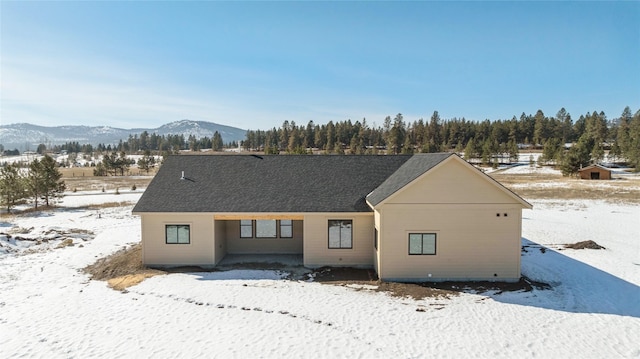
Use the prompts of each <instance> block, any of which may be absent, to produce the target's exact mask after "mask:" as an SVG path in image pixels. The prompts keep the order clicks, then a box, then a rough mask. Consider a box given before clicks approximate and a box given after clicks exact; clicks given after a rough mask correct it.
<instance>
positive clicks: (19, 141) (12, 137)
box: [0, 120, 246, 151]
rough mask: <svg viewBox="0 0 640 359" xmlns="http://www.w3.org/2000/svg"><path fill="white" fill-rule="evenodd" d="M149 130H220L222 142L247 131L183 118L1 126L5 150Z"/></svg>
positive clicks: (207, 133)
mask: <svg viewBox="0 0 640 359" xmlns="http://www.w3.org/2000/svg"><path fill="white" fill-rule="evenodd" d="M144 131H147V132H148V133H149V134H152V133H155V134H158V135H164V136H166V135H184V136H185V137H189V136H191V135H193V136H195V137H196V138H202V137H213V134H214V133H215V132H216V131H218V133H220V135H221V136H222V140H223V142H225V143H227V142H232V141H241V140H244V138H245V134H246V130H243V129H240V128H237V127H232V126H226V125H220V124H217V123H213V122H207V121H192V120H180V121H174V122H170V123H167V124H164V125H162V126H160V127H157V128H132V129H123V128H116V127H110V126H73V125H64V126H53V127H47V126H38V125H33V124H29V123H15V124H9V125H0V144H2V145H3V146H4V149H5V150H10V149H14V148H17V149H18V150H20V151H26V150H32V151H33V150H35V149H36V148H37V147H38V145H39V144H41V143H44V144H45V145H47V146H49V145H61V144H64V143H66V142H79V143H80V144H85V143H87V144H91V145H94V146H95V145H98V144H100V143H102V144H105V145H108V144H117V143H118V142H119V141H120V140H123V141H126V140H127V139H128V138H129V136H130V135H131V136H135V135H140V133H142V132H144Z"/></svg>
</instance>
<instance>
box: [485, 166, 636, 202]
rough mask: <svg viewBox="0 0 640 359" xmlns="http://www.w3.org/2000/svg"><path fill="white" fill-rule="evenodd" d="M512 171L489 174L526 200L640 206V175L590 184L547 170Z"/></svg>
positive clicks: (619, 173)
mask: <svg viewBox="0 0 640 359" xmlns="http://www.w3.org/2000/svg"><path fill="white" fill-rule="evenodd" d="M521 167H522V168H517V167H516V168H513V169H508V170H504V171H496V172H492V173H490V176H491V177H493V178H494V179H495V180H497V181H498V182H500V183H502V184H503V185H504V186H505V187H507V188H509V189H510V190H512V191H514V192H516V193H517V194H518V195H520V196H522V197H523V198H525V199H556V200H570V199H585V200H589V199H592V200H593V199H595V200H605V201H609V202H622V203H634V204H640V174H633V173H630V172H625V171H614V173H613V175H612V179H611V180H602V181H596V180H594V181H591V180H581V179H576V178H572V177H563V176H562V174H561V173H560V171H558V170H552V169H550V168H547V167H544V168H538V167H536V168H529V166H521Z"/></svg>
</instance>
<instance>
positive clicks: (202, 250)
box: [140, 213, 214, 266]
mask: <svg viewBox="0 0 640 359" xmlns="http://www.w3.org/2000/svg"><path fill="white" fill-rule="evenodd" d="M140 217H141V221H142V258H143V263H144V264H145V265H151V266H153V265H159V266H174V265H202V266H212V265H213V264H214V248H213V243H214V241H213V234H214V232H213V217H212V216H211V215H210V214H196V213H189V214H176V213H164V214H155V213H154V214H151V213H144V214H141V216H140ZM167 224H188V225H189V236H190V243H189V244H166V243H165V225H167Z"/></svg>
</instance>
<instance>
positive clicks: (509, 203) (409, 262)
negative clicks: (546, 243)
mask: <svg viewBox="0 0 640 359" xmlns="http://www.w3.org/2000/svg"><path fill="white" fill-rule="evenodd" d="M525 207H528V206H527V205H525V204H524V203H522V202H520V201H519V200H518V199H517V198H515V197H514V196H513V195H512V194H511V193H509V192H508V190H506V189H502V188H500V187H499V186H498V185H497V184H496V183H495V182H493V180H492V179H491V178H488V177H486V176H484V175H483V174H481V173H479V172H478V170H476V169H475V168H473V167H471V166H470V165H469V164H467V163H465V162H464V161H463V160H461V159H458V158H457V157H450V159H448V160H446V161H445V162H443V163H442V164H440V165H438V166H437V167H435V168H433V169H432V170H431V171H429V172H427V173H426V174H424V175H422V176H421V177H419V178H418V179H416V180H415V181H414V182H412V183H410V184H409V185H407V186H405V187H404V188H403V189H401V190H399V191H398V192H396V193H395V194H393V195H391V196H390V197H389V198H388V199H387V200H385V201H384V202H382V203H381V204H379V205H378V206H377V207H376V211H377V212H379V213H380V221H379V223H377V225H378V226H379V227H378V228H379V229H380V242H379V244H378V250H379V253H380V254H379V263H378V276H379V277H380V279H382V280H409V281H422V280H429V281H443V280H501V281H517V280H519V278H520V255H521V254H520V251H521V233H522V230H521V227H522V208H525ZM505 214H506V216H505ZM409 233H435V234H436V254H434V255H410V254H409Z"/></svg>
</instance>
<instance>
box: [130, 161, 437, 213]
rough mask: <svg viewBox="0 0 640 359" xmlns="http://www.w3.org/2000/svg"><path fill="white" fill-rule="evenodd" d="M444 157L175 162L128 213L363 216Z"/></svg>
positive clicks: (168, 163) (167, 165)
mask: <svg viewBox="0 0 640 359" xmlns="http://www.w3.org/2000/svg"><path fill="white" fill-rule="evenodd" d="M447 156H449V154H420V155H413V156H410V155H400V156H319V155H306V156H305V155H301V156H287V155H273V156H250V155H236V156H233V155H228V156H224V155H220V156H215V155H194V156H191V155H182V156H172V157H168V158H167V159H166V160H165V162H164V164H163V165H162V167H161V168H160V170H159V171H158V174H156V176H155V178H154V179H153V181H152V182H151V183H150V184H149V187H148V188H147V189H146V191H145V192H144V194H143V195H142V197H141V198H140V200H139V201H138V203H137V204H136V206H135V208H134V209H133V211H134V212H136V213H138V212H253V213H255V212H367V211H371V209H370V208H369V206H368V205H367V204H366V201H365V197H366V196H367V194H369V193H371V192H374V193H371V195H370V196H369V201H371V200H372V199H374V200H376V201H381V200H383V199H384V198H386V197H387V196H388V195H390V194H392V193H393V192H395V191H397V190H398V189H399V188H401V187H402V186H403V184H407V183H409V182H411V181H412V180H413V179H415V178H416V177H417V176H419V175H420V174H422V173H424V172H425V171H427V170H429V169H430V168H432V167H433V166H435V164H437V163H439V162H440V161H442V160H443V159H444V158H446V157H447ZM182 171H184V175H185V179H180V178H181V174H182ZM378 187H380V188H378ZM374 190H375V191H374Z"/></svg>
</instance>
